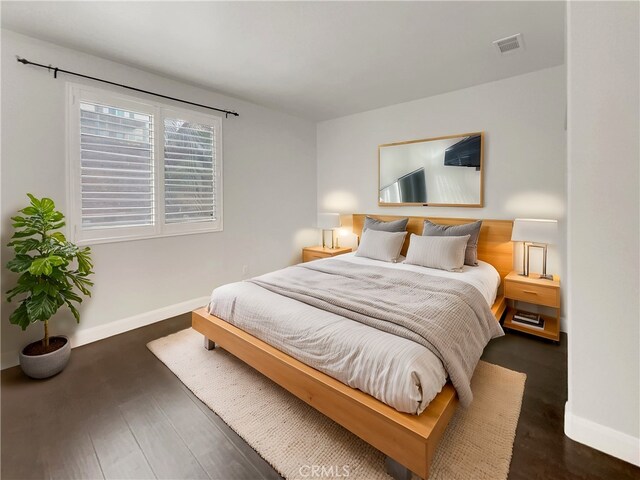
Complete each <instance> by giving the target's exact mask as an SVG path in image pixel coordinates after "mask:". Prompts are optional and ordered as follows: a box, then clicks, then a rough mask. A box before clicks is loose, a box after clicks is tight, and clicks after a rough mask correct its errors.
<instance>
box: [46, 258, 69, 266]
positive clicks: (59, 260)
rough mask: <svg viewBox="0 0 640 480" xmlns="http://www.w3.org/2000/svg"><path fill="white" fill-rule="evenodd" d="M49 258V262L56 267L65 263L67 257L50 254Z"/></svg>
mask: <svg viewBox="0 0 640 480" xmlns="http://www.w3.org/2000/svg"><path fill="white" fill-rule="evenodd" d="M47 258H48V259H49V263H50V264H51V265H53V266H54V267H57V266H59V265H62V264H63V263H65V259H64V258H62V257H59V256H57V255H49V256H48V257H47Z"/></svg>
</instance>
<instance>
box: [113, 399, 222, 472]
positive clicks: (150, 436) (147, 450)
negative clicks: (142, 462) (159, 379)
mask: <svg viewBox="0 0 640 480" xmlns="http://www.w3.org/2000/svg"><path fill="white" fill-rule="evenodd" d="M120 409H121V411H122V414H123V416H124V419H125V420H126V422H127V423H128V424H129V428H130V429H131V431H132V432H133V435H134V436H135V438H136V440H137V442H138V444H139V445H140V448H141V449H142V452H143V453H144V455H145V457H146V458H147V461H148V462H149V465H150V466H151V468H152V469H153V472H154V473H155V475H156V477H157V478H165V479H176V478H189V479H209V478H210V477H209V475H208V474H207V472H205V470H204V469H203V468H202V466H200V464H199V463H198V460H197V458H196V457H195V456H194V455H193V454H192V453H191V450H189V448H188V447H187V445H186V444H185V443H184V441H183V440H182V438H181V437H180V435H178V433H177V432H176V430H175V429H174V428H173V425H172V424H171V422H170V421H169V419H168V418H167V416H166V415H165V414H164V412H163V411H162V409H161V408H160V407H159V406H158V404H157V403H156V401H155V399H154V398H153V396H151V395H147V396H146V397H143V398H140V399H136V400H134V401H129V402H125V403H124V404H122V405H121V406H120Z"/></svg>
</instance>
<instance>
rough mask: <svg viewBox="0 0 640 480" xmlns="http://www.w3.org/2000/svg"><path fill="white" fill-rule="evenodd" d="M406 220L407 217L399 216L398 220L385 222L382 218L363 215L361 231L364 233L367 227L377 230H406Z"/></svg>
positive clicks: (407, 220)
mask: <svg viewBox="0 0 640 480" xmlns="http://www.w3.org/2000/svg"><path fill="white" fill-rule="evenodd" d="M408 222H409V219H408V218H401V219H400V220H392V221H390V222H385V221H383V220H377V219H375V218H372V217H365V219H364V227H363V228H362V233H364V232H365V231H366V230H367V229H369V228H370V229H371V230H378V231H379V232H406V231H407V223H408Z"/></svg>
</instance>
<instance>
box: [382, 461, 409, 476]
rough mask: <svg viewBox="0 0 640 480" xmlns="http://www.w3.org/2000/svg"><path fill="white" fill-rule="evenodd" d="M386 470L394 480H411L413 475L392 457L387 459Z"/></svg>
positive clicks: (385, 462)
mask: <svg viewBox="0 0 640 480" xmlns="http://www.w3.org/2000/svg"><path fill="white" fill-rule="evenodd" d="M384 468H385V470H386V471H387V473H388V474H389V475H391V477H392V478H393V479H394V480H411V479H412V478H414V477H413V473H412V472H411V470H409V469H408V468H407V467H405V466H404V465H400V464H399V463H398V462H396V461H395V460H394V459H393V458H391V457H385V459H384Z"/></svg>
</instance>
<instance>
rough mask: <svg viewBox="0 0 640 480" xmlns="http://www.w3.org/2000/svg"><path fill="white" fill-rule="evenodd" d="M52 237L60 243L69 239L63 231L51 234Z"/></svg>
mask: <svg viewBox="0 0 640 480" xmlns="http://www.w3.org/2000/svg"><path fill="white" fill-rule="evenodd" d="M51 238H54V239H55V240H57V241H58V242H59V243H65V242H66V241H67V238H66V237H65V236H64V234H63V233H62V232H54V233H52V234H51Z"/></svg>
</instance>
